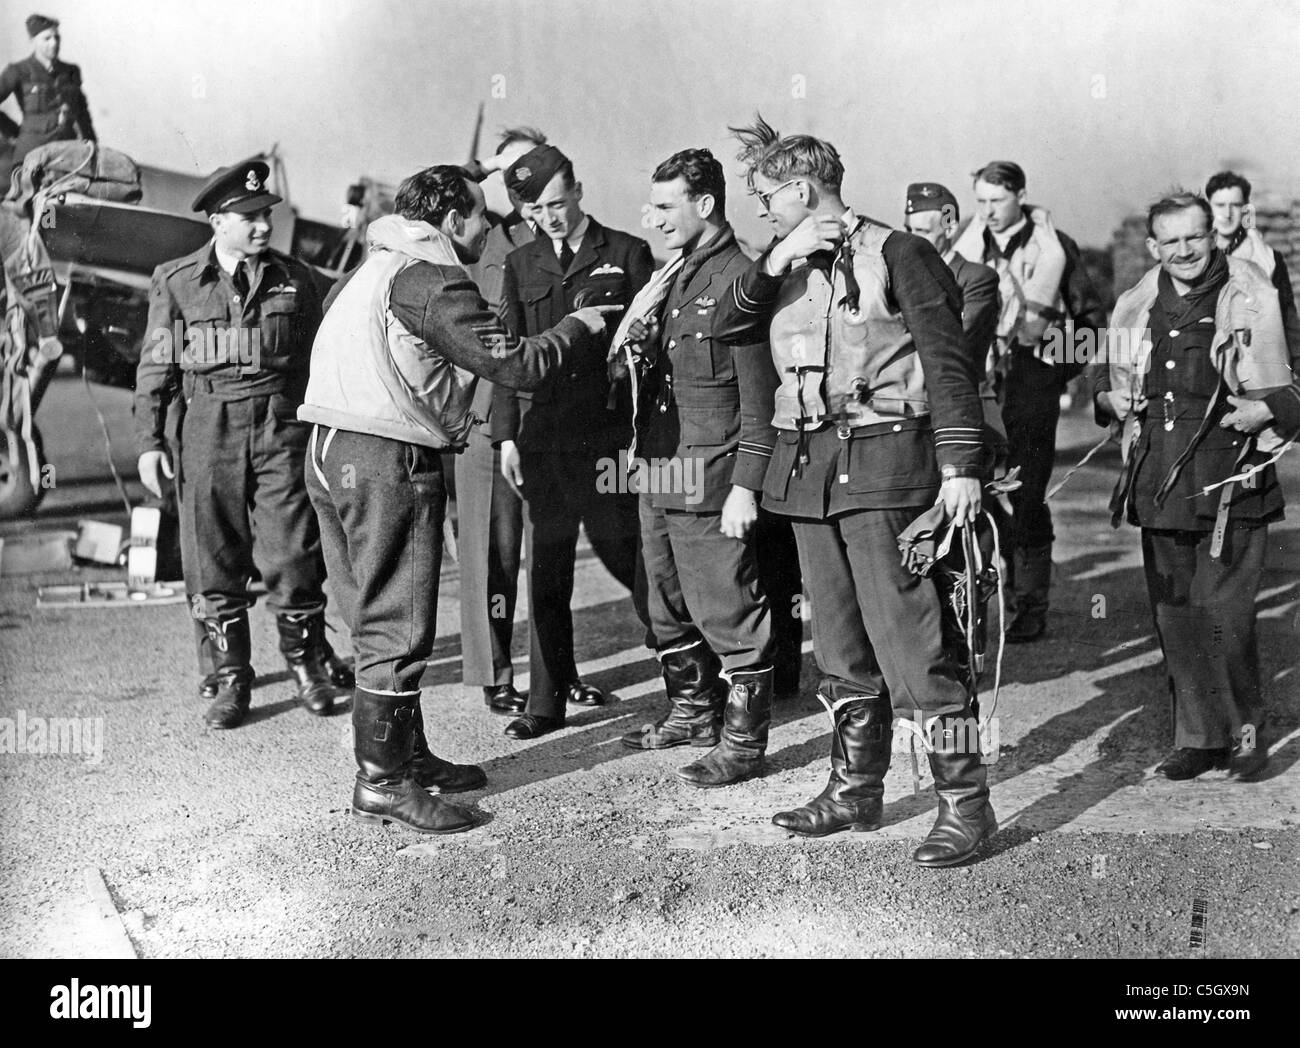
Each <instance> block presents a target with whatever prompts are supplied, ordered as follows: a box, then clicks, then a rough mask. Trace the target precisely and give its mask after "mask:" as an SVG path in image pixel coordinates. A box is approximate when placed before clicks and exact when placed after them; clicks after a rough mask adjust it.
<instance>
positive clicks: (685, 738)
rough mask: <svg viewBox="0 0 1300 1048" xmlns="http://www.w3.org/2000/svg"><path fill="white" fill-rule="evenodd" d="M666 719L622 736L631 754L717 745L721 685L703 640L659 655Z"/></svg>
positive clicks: (718, 666) (717, 664)
mask: <svg viewBox="0 0 1300 1048" xmlns="http://www.w3.org/2000/svg"><path fill="white" fill-rule="evenodd" d="M659 661H660V662H661V663H662V664H663V668H664V690H665V691H666V692H667V694H668V715H667V716H666V717H664V718H663V719H662V720H661V721H659V722H658V723H657V724H647V725H645V726H644V727H642V728H640V729H638V730H637V731H629V732H628V733H627V734H626V735H624V736H623V745H624V746H627V747H628V748H629V749H633V750H665V749H668V748H669V747H670V746H700V747H705V748H707V747H710V746H716V745H717V744H718V724H719V721H720V720H721V719H722V717H721V714H722V703H723V700H724V698H725V696H726V692H725V691H724V689H725V687H726V686H725V685H724V684H723V683H722V680H721V678H720V677H719V676H718V671H719V670H720V669H721V668H722V664H721V663H720V662H718V657H717V656H716V655H715V654H713V651H712V649H710V647H709V646H708V645H707V644H705V643H704V641H703V640H697V641H696V642H695V643H694V644H691V645H689V646H687V647H685V648H676V649H671V650H669V651H665V652H661V653H660V655H659Z"/></svg>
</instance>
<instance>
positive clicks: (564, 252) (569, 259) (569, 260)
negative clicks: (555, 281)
mask: <svg viewBox="0 0 1300 1048" xmlns="http://www.w3.org/2000/svg"><path fill="white" fill-rule="evenodd" d="M571 265H573V248H571V247H569V242H568V241H567V240H561V241H560V268H561V269H562V270H564V271H565V272H566V273H567V272H568V271H569V267H570V266H571Z"/></svg>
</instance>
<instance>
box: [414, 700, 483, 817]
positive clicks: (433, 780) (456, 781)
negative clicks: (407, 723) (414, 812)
mask: <svg viewBox="0 0 1300 1048" xmlns="http://www.w3.org/2000/svg"><path fill="white" fill-rule="evenodd" d="M411 742H412V745H413V750H412V756H411V778H413V779H414V780H415V781H416V782H417V783H419V784H420V785H421V786H423V787H424V788H425V789H426V790H437V791H438V792H439V793H468V792H469V791H470V790H481V789H482V788H483V787H484V786H486V785H487V781H488V780H487V774H486V773H485V772H484V771H483V769H482V768H480V767H479V766H478V765H476V764H452V763H451V761H448V760H443V759H442V758H441V757H439V756H437V755H436V754H435V753H434V752H433V751H432V750H431V749H429V740H428V739H427V738H426V737H425V734H424V712H423V711H422V710H421V709H420V700H419V699H418V698H417V699H416V700H415V717H414V718H413V719H412V721H411Z"/></svg>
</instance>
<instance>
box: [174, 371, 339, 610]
mask: <svg viewBox="0 0 1300 1048" xmlns="http://www.w3.org/2000/svg"><path fill="white" fill-rule="evenodd" d="M295 410H296V405H295V404H294V403H293V401H292V400H291V399H290V398H288V397H286V396H283V395H281V394H272V395H269V396H254V397H247V398H245V399H243V400H224V399H221V398H220V397H219V396H218V395H215V394H213V393H210V392H207V391H205V390H204V389H203V388H202V387H201V386H200V387H198V388H197V389H196V390H195V392H194V394H193V395H192V396H191V397H190V398H189V401H188V403H187V405H186V410H185V416H184V421H183V423H182V425H181V475H182V476H183V478H184V481H183V483H182V484H181V514H180V526H181V550H182V554H181V556H182V561H183V562H184V571H185V584H186V589H187V590H188V592H189V593H190V594H191V598H190V602H191V612H192V614H193V615H194V617H195V618H196V619H219V620H225V619H229V618H233V617H235V616H237V615H239V614H240V613H242V612H245V611H247V610H248V608H249V607H251V606H252V603H253V602H252V600H251V599H250V597H249V595H248V580H249V578H250V577H251V576H252V575H253V572H254V569H256V571H257V572H258V573H259V574H260V575H261V577H262V580H263V581H264V582H265V583H266V588H267V591H268V592H267V601H266V602H267V604H268V605H269V606H270V607H271V608H272V609H273V610H274V611H275V612H276V613H292V614H302V613H315V612H319V611H322V610H323V609H324V607H325V595H324V593H323V592H322V589H321V586H322V583H323V582H324V577H323V575H322V562H321V544H320V530H319V528H318V526H317V522H316V514H315V513H313V512H312V506H311V502H310V501H309V499H308V497H307V489H306V486H305V484H304V480H303V464H304V458H305V454H306V446H307V434H308V427H307V426H305V425H303V424H302V423H301V422H298V421H297V419H296V417H295V414H294V412H295Z"/></svg>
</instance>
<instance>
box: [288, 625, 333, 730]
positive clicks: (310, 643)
mask: <svg viewBox="0 0 1300 1048" xmlns="http://www.w3.org/2000/svg"><path fill="white" fill-rule="evenodd" d="M317 620H319V624H318V623H317ZM275 625H276V628H277V629H278V630H279V631H280V652H281V654H283V655H284V661H285V662H286V663H287V664H288V666H289V672H290V673H292V674H293V679H294V683H295V684H296V685H297V687H298V701H299V702H301V703H302V704H303V707H304V708H305V709H306V710H307V712H308V713H314V714H316V716H318V717H323V716H325V715H326V714H327V713H329V712H330V710H332V709H333V708H334V685H333V684H332V683H331V682H330V676H329V672H328V671H327V670H326V669H325V666H324V663H323V662H322V661H321V649H320V641H321V640H323V639H324V632H325V616H324V614H323V613H322V612H315V613H312V612H302V613H294V612H285V613H281V614H279V615H277V616H276V617H275Z"/></svg>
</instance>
